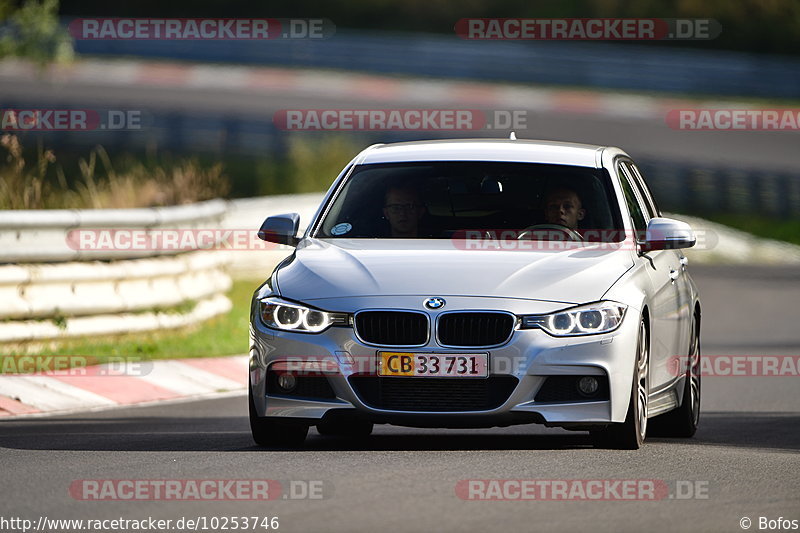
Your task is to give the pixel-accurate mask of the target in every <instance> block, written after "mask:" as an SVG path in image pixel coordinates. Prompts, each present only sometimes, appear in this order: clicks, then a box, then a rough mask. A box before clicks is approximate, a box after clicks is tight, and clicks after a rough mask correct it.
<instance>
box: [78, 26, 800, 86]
mask: <svg viewBox="0 0 800 533" xmlns="http://www.w3.org/2000/svg"><path fill="white" fill-rule="evenodd" d="M68 22H69V21H68V20H65V21H64V23H65V24H67V23H68ZM334 22H335V21H334ZM76 50H77V51H78V53H80V54H88V55H114V56H140V57H149V58H171V59H180V60H187V61H202V62H215V63H216V62H219V63H239V64H262V65H263V64H268V65H287V66H292V67H312V68H333V69H344V70H349V71H365V72H378V73H398V74H411V75H415V76H435V77H438V78H469V79H483V80H492V81H498V80H505V81H514V82H523V83H525V82H528V83H537V84H552V85H570V86H582V87H598V88H609V89H628V90H636V91H659V92H665V91H666V92H677V93H695V94H716V95H744V96H761V97H767V98H796V97H797V95H798V94H800V60H798V59H795V58H792V57H788V56H786V57H780V56H771V55H758V54H751V53H744V52H730V51H723V50H715V51H706V50H698V49H687V48H677V47H676V48H670V47H663V46H644V45H631V44H629V43H624V44H621V43H600V42H557V41H530V42H512V41H468V40H463V39H460V38H459V37H457V36H455V35H449V36H448V35H434V34H424V33H395V32H391V33H389V32H387V33H376V32H367V31H356V30H345V29H341V28H340V29H337V30H336V34H335V35H334V36H333V37H332V38H330V39H324V40H314V39H307V40H296V39H275V40H270V41H269V42H263V41H258V40H253V41H249V40H231V41H220V40H215V41H202V40H192V41H175V40H136V39H132V40H116V41H115V40H87V41H76ZM409 58H413V61H411V60H409Z"/></svg>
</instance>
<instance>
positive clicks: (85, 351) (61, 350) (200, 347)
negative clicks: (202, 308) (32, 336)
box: [0, 280, 262, 372]
mask: <svg viewBox="0 0 800 533" xmlns="http://www.w3.org/2000/svg"><path fill="white" fill-rule="evenodd" d="M261 281H262V280H235V281H234V282H233V287H232V288H231V290H230V292H229V293H228V297H229V298H230V299H231V302H233V308H232V309H231V311H230V312H228V313H227V314H225V315H221V316H218V317H215V318H212V319H210V320H208V321H205V322H203V323H202V324H198V325H197V326H193V327H190V328H186V329H180V330H166V331H155V332H152V333H136V334H124V335H118V336H113V337H100V338H92V339H74V340H66V341H58V343H57V344H55V345H51V346H47V347H44V348H43V349H36V348H41V347H36V346H32V345H28V346H15V347H14V348H13V349H9V348H3V347H0V352H2V353H3V358H4V359H6V358H8V357H9V356H12V357H13V356H16V355H26V354H27V355H31V354H34V353H35V355H37V356H39V355H42V356H47V355H65V356H66V355H69V356H83V357H86V358H88V360H90V361H91V362H92V363H102V362H104V361H107V360H109V359H111V360H119V359H120V358H126V359H130V360H142V361H144V360H151V359H179V358H185V357H219V356H225V355H236V354H243V353H247V351H248V342H249V341H248V331H249V318H250V317H249V315H250V298H251V296H252V295H253V291H255V289H256V288H257V287H258V286H259V284H260V283H261ZM10 368H13V365H11V364H10V363H8V364H6V365H2V366H0V372H3V371H8V370H9V369H10Z"/></svg>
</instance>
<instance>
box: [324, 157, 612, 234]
mask: <svg viewBox="0 0 800 533" xmlns="http://www.w3.org/2000/svg"><path fill="white" fill-rule="evenodd" d="M613 198H614V195H613V189H612V187H611V183H610V179H609V177H608V175H607V173H606V172H605V171H603V170H600V169H593V168H586V167H574V166H566V165H542V164H533V163H499V162H474V161H469V162H462V161H455V162H424V163H391V164H370V165H359V166H357V167H355V168H354V169H353V172H352V174H351V175H350V176H349V178H348V179H347V181H346V183H345V184H344V185H343V187H342V188H341V190H340V191H339V193H338V195H337V196H336V197H335V199H334V201H333V203H332V204H331V205H330V207H329V209H328V210H327V213H326V214H325V216H324V219H323V220H322V221H321V223H320V224H317V227H316V232H315V234H314V236H315V237H317V238H346V239H354V238H419V239H452V238H458V237H459V235H463V234H464V232H475V231H480V232H484V233H485V232H495V231H505V230H513V231H516V232H519V233H520V234H523V232H524V236H525V237H527V238H532V239H543V240H550V239H559V240H563V239H565V235H567V237H566V238H568V239H569V240H578V239H581V240H589V241H606V242H608V241H619V240H622V239H621V233H622V232H621V230H622V225H621V223H620V216H619V210H618V208H617V205H616V201H614V200H613Z"/></svg>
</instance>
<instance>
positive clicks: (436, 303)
mask: <svg viewBox="0 0 800 533" xmlns="http://www.w3.org/2000/svg"><path fill="white" fill-rule="evenodd" d="M444 303H445V302H444V298H438V297H435V298H428V299H427V300H425V302H424V305H425V307H427V308H428V309H441V308H442V307H444Z"/></svg>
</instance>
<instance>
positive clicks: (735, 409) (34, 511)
mask: <svg viewBox="0 0 800 533" xmlns="http://www.w3.org/2000/svg"><path fill="white" fill-rule="evenodd" d="M692 274H693V276H694V278H695V280H696V281H697V283H698V285H699V287H700V290H701V292H702V294H701V296H702V302H703V305H704V311H703V353H704V355H711V354H797V353H800V328H798V327H797V326H796V311H795V310H796V308H797V302H798V301H800V272H798V271H797V269H789V268H774V267H773V268H768V267H702V268H700V267H695V268H693V269H692ZM798 379H799V378H798V377H796V376H795V377H736V378H730V377H707V378H705V379H704V381H703V411H702V419H701V426H700V429H699V431H698V432H697V435H696V436H695V438H693V439H690V440H671V439H659V438H651V439H648V441H647V442H646V444H645V446H644V447H643V448H642V449H640V450H638V451H613V450H600V449H594V448H592V446H591V444H590V442H589V439H588V436H587V434H585V433H579V432H574V433H573V432H567V431H563V430H559V429H547V428H544V427H541V426H537V425H530V426H516V427H511V428H494V429H482V430H435V429H424V430H423V429H407V428H398V427H389V426H378V427H376V429H375V432H374V433H373V435H372V436H371V437H370V438H368V439H367V440H363V441H356V440H348V439H339V438H331V437H322V436H319V435H318V434H317V433H316V431H315V430H313V429H312V431H311V432H310V434H309V439H308V440H307V442H306V446H305V447H304V448H303V449H301V450H296V451H291V450H284V449H260V448H257V447H255V446H254V445H253V443H252V441H251V439H250V433H249V427H248V422H247V416H246V414H247V408H246V399H245V397H244V396H235V397H228V398H219V399H213V400H204V401H194V402H187V403H177V404H166V405H159V406H150V407H140V408H125V409H117V410H111V411H105V412H100V413H87V414H78V415H68V416H59V417H50V418H29V419H20V420H9V421H4V422H0V466H1V467H2V470H0V471H2V474H3V476H2V477H3V489H2V495H3V497H2V499H0V517H5V518H8V517H22V518H28V519H31V520H33V521H34V523H35V522H36V521H37V520H38V517H40V516H47V517H48V518H62V519H65V518H83V519H87V518H92V519H112V518H120V517H122V518H127V519H142V518H147V517H149V516H152V517H154V518H161V519H173V520H177V519H179V518H180V517H182V516H183V517H189V518H196V517H198V516H205V517H208V518H209V519H210V518H211V517H217V518H222V517H226V516H267V517H273V516H278V517H279V525H280V528H279V531H298V532H307V531H676V530H680V531H742V528H741V527H740V520H741V519H742V518H743V517H748V518H750V519H751V521H752V522H751V524H752V526H751V529H752V530H759V529H758V525H759V523H758V521H759V518H760V517H766V518H768V519H777V518H778V517H783V518H789V519H795V520H797V519H800V481H799V480H798V477H800V461H799V459H800V456H799V455H798V449H800V395H799V394H798V392H800V388H799V387H798V383H800V382H799V381H798ZM237 478H240V479H273V480H279V481H281V482H282V486H283V487H284V490H283V492H282V493H280V494H281V495H280V496H279V497H278V499H276V500H274V501H269V502H241V501H239V502H235V501H221V502H202V503H201V502H192V501H190V502H175V501H135V502H132V501H116V502H112V501H94V502H93V501H80V500H76V499H74V498H73V497H71V496H70V494H69V491H68V488H69V486H70V484H71V483H73V482H74V481H75V480H82V479H117V480H119V479H237ZM465 479H538V480H562V479H567V480H572V479H612V480H619V479H647V480H659V481H663V482H664V483H665V484H666V485H667V486H668V487H670V494H671V495H672V496H673V497H672V498H670V497H665V498H664V499H662V500H659V501H574V500H570V501H465V500H462V499H460V498H459V497H458V496H457V495H456V492H455V487H456V483H457V482H458V481H459V480H465ZM290 481H294V482H308V481H314V482H321V485H312V486H321V487H322V490H321V494H322V496H323V497H322V498H319V499H293V498H292V497H291V496H297V497H300V496H302V492H303V491H302V490H295V492H294V494H291V493H290V492H289V490H288V487H289V482H290ZM292 486H293V487H295V489H297V488H300V489H302V487H303V486H304V485H303V484H301V483H295V484H294V485H292ZM679 486H680V487H682V492H679V489H678V487H679ZM689 486H691V487H692V488H693V490H692V491H691V492H692V494H693V495H698V493H699V495H700V496H707V497H703V498H688V499H682V498H681V497H679V496H683V495H686V494H688V493H689V490H688V489H687V487H689ZM283 494H286V495H287V498H286V499H284V497H283ZM215 529H216V530H221V529H220V527H217V528H215ZM170 530H171V531H185V530H186V528H184V529H176V528H175V527H174V526H173V527H172V529H170ZM201 530H202V529H201ZM210 530H214V529H210ZM4 531H12V529H4ZM51 531H64V529H61V530H59V529H51ZM258 531H263V530H262V529H259V530H258Z"/></svg>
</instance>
